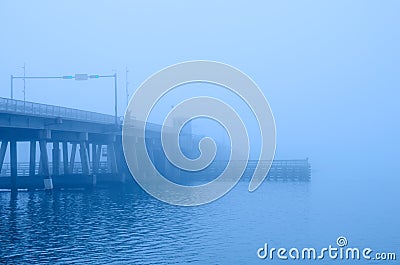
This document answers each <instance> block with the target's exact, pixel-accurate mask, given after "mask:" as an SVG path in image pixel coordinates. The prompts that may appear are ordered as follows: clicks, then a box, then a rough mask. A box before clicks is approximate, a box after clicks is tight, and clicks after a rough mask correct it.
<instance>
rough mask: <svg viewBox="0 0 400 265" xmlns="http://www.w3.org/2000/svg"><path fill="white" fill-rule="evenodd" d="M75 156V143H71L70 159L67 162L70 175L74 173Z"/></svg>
mask: <svg viewBox="0 0 400 265" xmlns="http://www.w3.org/2000/svg"><path fill="white" fill-rule="evenodd" d="M75 154H76V143H72V150H71V158H70V160H69V173H70V174H73V173H74V164H75Z"/></svg>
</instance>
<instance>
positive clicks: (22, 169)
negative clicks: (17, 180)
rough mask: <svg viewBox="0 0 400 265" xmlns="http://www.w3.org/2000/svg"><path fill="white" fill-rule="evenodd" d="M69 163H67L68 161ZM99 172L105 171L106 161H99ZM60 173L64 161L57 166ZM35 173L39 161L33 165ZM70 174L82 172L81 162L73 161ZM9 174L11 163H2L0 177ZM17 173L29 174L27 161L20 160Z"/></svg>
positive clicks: (50, 167)
mask: <svg viewBox="0 0 400 265" xmlns="http://www.w3.org/2000/svg"><path fill="white" fill-rule="evenodd" d="M68 165H69V163H68ZM90 169H91V170H92V169H93V164H92V163H90ZM98 170H99V173H107V172H108V165H107V162H104V161H101V162H100V163H99V169H98ZM49 171H50V172H53V163H51V162H49ZM59 172H60V174H61V175H62V174H64V163H63V162H60V167H59ZM35 174H39V162H36V165H35ZM72 174H82V164H81V163H80V162H75V163H74V170H73V172H72ZM10 175H11V165H10V163H3V167H2V169H1V172H0V177H5V176H10ZM17 175H18V176H29V162H20V163H18V165H17Z"/></svg>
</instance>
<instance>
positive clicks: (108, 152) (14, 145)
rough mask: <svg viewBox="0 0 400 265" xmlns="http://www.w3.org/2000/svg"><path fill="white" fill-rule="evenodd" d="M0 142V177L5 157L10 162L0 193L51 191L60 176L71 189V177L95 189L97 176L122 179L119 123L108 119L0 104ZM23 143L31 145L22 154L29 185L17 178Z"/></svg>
mask: <svg viewBox="0 0 400 265" xmlns="http://www.w3.org/2000/svg"><path fill="white" fill-rule="evenodd" d="M0 140H1V147H0V172H2V169H3V166H4V162H5V158H6V154H7V153H8V158H9V159H8V161H9V177H2V178H0V180H1V181H0V188H8V187H10V188H11V189H13V190H15V189H17V188H19V187H22V188H23V187H24V186H43V187H44V188H45V189H52V188H53V186H54V185H53V179H54V181H56V182H57V180H58V179H60V178H58V177H59V176H60V175H68V176H69V181H70V182H71V183H73V181H72V180H73V179H74V177H75V178H76V177H79V178H80V181H82V179H86V180H87V182H91V183H96V177H97V174H99V173H103V174H108V175H112V176H120V175H121V174H122V167H123V163H122V162H121V161H123V158H122V157H121V155H122V146H121V121H119V122H118V123H117V124H116V123H115V117H114V116H112V115H107V114H101V113H95V112H90V111H83V110H77V109H72V108H65V107H59V106H53V105H47V104H39V103H33V102H26V101H20V100H12V99H7V98H0ZM21 142H28V143H29V148H26V150H24V152H29V163H28V166H27V167H28V172H29V174H28V175H29V176H31V177H32V178H30V179H29V181H28V179H27V178H26V176H23V175H22V176H19V177H18V178H17V176H18V175H19V174H18V173H19V171H20V170H19V168H20V169H21V166H22V165H23V164H21V163H18V158H19V157H20V156H19V155H18V150H20V149H21V148H18V145H19V144H20V143H21ZM8 146H9V148H8ZM49 148H50V149H51V156H49V155H48V153H49V150H48V149H49ZM27 149H29V151H28V150H27ZM61 149H62V152H61ZM7 150H8V152H7ZM61 161H62V162H61ZM76 161H79V163H76ZM78 165H79V168H80V172H79V174H77V172H76V170H75V169H76V167H77V166H78ZM77 175H80V176H77Z"/></svg>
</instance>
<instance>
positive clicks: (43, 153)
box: [39, 140, 53, 190]
mask: <svg viewBox="0 0 400 265" xmlns="http://www.w3.org/2000/svg"><path fill="white" fill-rule="evenodd" d="M39 147H40V162H41V165H42V172H43V175H44V179H43V183H44V189H45V190H52V189H53V180H52V178H51V175H50V171H49V157H48V155H47V142H46V141H45V140H40V141H39Z"/></svg>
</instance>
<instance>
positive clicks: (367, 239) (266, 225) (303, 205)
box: [0, 182, 399, 264]
mask: <svg viewBox="0 0 400 265" xmlns="http://www.w3.org/2000/svg"><path fill="white" fill-rule="evenodd" d="M247 185H248V183H247V182H241V183H239V184H238V186H237V187H235V188H234V190H233V191H231V192H230V193H228V194H227V195H226V196H224V197H223V198H221V199H220V200H217V201H215V202H213V203H211V204H208V205H204V206H199V207H178V206H172V205H168V204H165V203H162V202H159V201H157V200H155V199H153V198H152V197H150V196H149V195H147V194H146V193H145V192H143V191H142V190H141V189H140V188H138V187H135V186H132V185H129V186H123V187H114V188H110V189H93V190H86V191H81V190H78V191H53V192H44V191H36V192H20V193H18V194H17V195H11V194H10V193H9V192H1V193H0V217H1V218H0V262H1V263H3V262H4V263H39V262H51V263H78V264H82V263H85V262H92V263H96V264H113V263H114V264H123V263H126V264H172V263H175V264H187V263H193V264H265V263H271V261H268V260H259V259H258V258H257V254H256V251H257V249H258V248H259V247H262V246H263V244H264V243H269V244H271V245H274V246H276V247H280V246H281V247H292V246H294V247H306V246H315V247H319V246H325V245H328V244H332V243H334V240H336V237H337V236H339V235H341V234H342V233H345V234H346V235H347V237H348V239H349V241H350V242H351V243H354V244H357V245H362V244H370V245H369V247H376V248H380V249H381V250H385V249H383V248H388V249H386V250H396V249H394V248H395V247H396V246H395V245H393V243H394V242H396V241H393V240H398V239H399V238H398V237H397V238H394V237H395V236H393V235H392V234H393V232H395V231H397V230H395V231H393V232H390V229H395V228H396V224H397V223H398V221H399V215H398V212H394V213H393V212H392V213H390V212H389V213H386V217H385V218H382V217H379V216H372V215H371V214H368V213H366V212H365V210H363V209H362V206H363V205H364V204H365V203H367V204H368V203H369V202H371V203H372V200H371V201H369V199H368V197H367V196H365V197H362V198H359V199H357V200H356V199H354V200H353V201H352V203H353V205H354V207H355V208H354V209H352V208H350V207H346V206H345V203H346V199H349V198H350V196H351V195H350V194H354V193H351V192H350V191H349V190H351V188H349V186H348V185H347V186H346V187H347V189H345V188H343V187H337V188H338V189H342V192H341V194H340V196H333V195H334V194H335V191H334V190H333V189H331V187H328V186H325V184H324V185H320V186H318V184H314V183H291V182H266V183H264V184H263V185H262V187H261V188H260V189H259V190H257V191H256V192H254V193H249V192H247ZM324 188H325V190H324ZM346 192H348V194H347V193H346ZM386 192H388V193H389V192H390V190H389V191H386ZM357 194H364V193H362V192H358V193H357ZM390 194H391V193H390ZM393 194H395V193H393ZM346 196H347V197H346ZM363 196H364V195H363ZM381 197H382V196H381ZM381 197H378V196H376V197H374V201H375V204H374V205H375V206H376V204H378V205H381V208H380V210H379V209H378V210H375V211H376V212H377V213H378V214H381V215H382V214H384V212H385V211H384V210H382V208H383V207H388V206H387V204H386V205H384V204H383V203H388V201H385V200H384V201H382V199H381V201H380V202H379V198H381ZM382 198H383V197H382ZM385 198H387V197H385ZM377 199H378V202H376V200H377ZM389 199H390V200H391V199H393V198H392V197H389ZM396 209H397V210H398V207H397V208H396ZM388 215H390V216H388ZM388 217H389V218H391V220H388ZM367 218H369V219H367ZM384 219H385V220H386V223H381V224H379V223H380V222H383V221H384ZM377 223H378V224H379V225H380V227H379V228H376V229H375V230H371V229H372V227H373V226H374V225H376V224H377ZM363 229H366V230H367V233H366V231H364V230H363ZM377 229H378V230H379V229H380V230H381V231H380V232H381V233H377V232H376V230H377ZM389 235H391V237H389ZM397 242H398V241H397ZM336 262H339V261H336ZM287 263H290V262H288V261H281V263H280V262H276V261H274V264H287ZM325 263H326V262H325ZM328 263H330V262H328ZM296 264H297V263H296ZM347 264H349V263H348V262H347ZM356 264H361V263H356ZM363 264H364V263H363Z"/></svg>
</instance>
